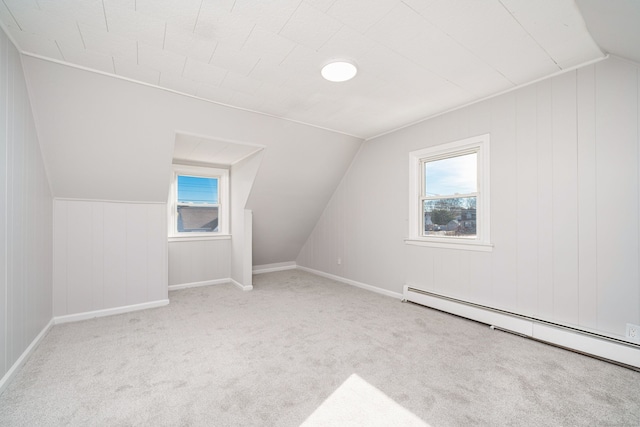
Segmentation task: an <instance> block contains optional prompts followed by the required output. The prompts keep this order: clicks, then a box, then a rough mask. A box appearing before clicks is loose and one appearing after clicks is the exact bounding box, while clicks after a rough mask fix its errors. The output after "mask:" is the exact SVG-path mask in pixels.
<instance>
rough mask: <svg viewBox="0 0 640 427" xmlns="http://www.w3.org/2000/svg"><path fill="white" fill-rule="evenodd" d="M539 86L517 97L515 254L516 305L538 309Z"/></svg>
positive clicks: (532, 312) (532, 311)
mask: <svg viewBox="0 0 640 427" xmlns="http://www.w3.org/2000/svg"><path fill="white" fill-rule="evenodd" d="M536 110H537V107H536V87H535V86H528V87H526V88H524V89H523V90H522V91H519V92H518V94H517V98H516V160H515V163H516V193H515V195H516V197H515V199H516V211H515V215H516V229H517V234H516V255H517V260H516V262H517V266H516V268H517V307H518V309H519V310H520V311H521V312H522V313H524V314H527V315H530V316H534V315H536V314H537V312H538V227H537V224H538V179H537V178H538V156H537V150H538V146H537V128H536V127H537V121H536Z"/></svg>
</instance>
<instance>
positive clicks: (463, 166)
mask: <svg viewBox="0 0 640 427" xmlns="http://www.w3.org/2000/svg"><path fill="white" fill-rule="evenodd" d="M423 167H424V187H423V188H424V190H423V191H424V194H423V196H422V204H423V208H422V212H423V216H424V235H425V236H451V237H467V238H475V237H476V204H477V189H478V172H477V153H476V152H471V153H463V154H460V155H454V156H451V157H445V158H439V159H434V160H424V161H423Z"/></svg>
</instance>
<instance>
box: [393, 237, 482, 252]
mask: <svg viewBox="0 0 640 427" xmlns="http://www.w3.org/2000/svg"><path fill="white" fill-rule="evenodd" d="M404 242H405V243H406V244H407V245H412V246H426V247H430V248H440V249H458V250H463V251H477V252H493V245H492V244H490V243H478V242H471V241H466V242H464V241H462V242H454V241H450V240H446V241H445V240H440V239H439V240H431V239H429V240H426V239H415V238H413V239H404Z"/></svg>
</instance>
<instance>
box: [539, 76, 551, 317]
mask: <svg viewBox="0 0 640 427" xmlns="http://www.w3.org/2000/svg"><path fill="white" fill-rule="evenodd" d="M536 89H537V111H536V118H537V123H536V125H537V137H538V144H537V157H538V223H537V224H536V229H537V233H538V304H537V306H538V315H539V316H540V317H541V318H542V319H546V320H551V319H552V318H553V237H554V236H553V138H552V135H553V133H552V114H551V102H552V101H551V99H552V92H551V81H550V80H545V81H543V82H541V83H538V84H537V85H536Z"/></svg>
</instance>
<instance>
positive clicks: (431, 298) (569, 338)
mask: <svg viewBox="0 0 640 427" xmlns="http://www.w3.org/2000/svg"><path fill="white" fill-rule="evenodd" d="M403 296H404V300H405V301H409V302H413V303H416V304H420V305H423V306H426V307H430V308H435V309H437V310H441V311H444V312H447V313H451V314H455V315H457V316H461V317H465V318H467V319H471V320H475V321H477V322H481V323H485V324H487V325H489V326H491V327H493V328H497V329H501V330H504V331H507V332H512V333H516V334H518V335H522V336H525V337H528V338H532V339H535V340H538V341H542V342H545V343H548V344H553V345H556V346H559V347H563V348H566V349H569V350H573V351H577V352H580V353H585V354H587V355H591V356H595V357H598V358H601V359H606V360H609V361H612V362H616V363H618V364H621V365H624V366H626V367H629V368H632V369H635V370H640V344H635V343H630V342H627V341H624V340H621V339H617V338H614V337H609V336H606V335H601V334H598V333H594V332H589V331H585V330H582V329H577V328H573V327H570V326H566V325H561V324H557V323H553V322H549V321H545V320H542V319H537V318H534V317H528V316H524V315H521V314H517V313H512V312H509V311H505V310H500V309H496V308H492V307H488V306H484V305H481V304H476V303H472V302H468V301H464V300H460V299H456V298H451V297H447V296H444V295H439V294H436V293H433V292H429V291H425V290H422V289H418V288H414V287H412V286H410V285H405V286H404V291H403Z"/></svg>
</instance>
